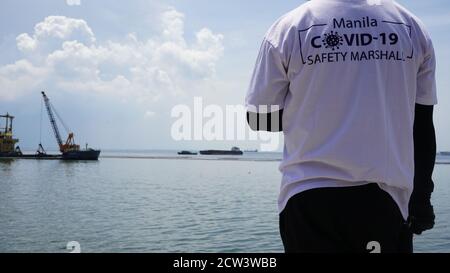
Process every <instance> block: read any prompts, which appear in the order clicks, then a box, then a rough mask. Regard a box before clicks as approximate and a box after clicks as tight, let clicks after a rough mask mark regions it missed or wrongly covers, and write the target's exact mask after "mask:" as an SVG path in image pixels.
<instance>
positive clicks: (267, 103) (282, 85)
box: [246, 40, 289, 112]
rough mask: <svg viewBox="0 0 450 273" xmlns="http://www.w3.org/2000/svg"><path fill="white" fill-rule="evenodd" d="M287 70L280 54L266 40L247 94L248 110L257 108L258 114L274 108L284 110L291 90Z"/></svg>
mask: <svg viewBox="0 0 450 273" xmlns="http://www.w3.org/2000/svg"><path fill="white" fill-rule="evenodd" d="M286 70H287V69H286V68H285V66H284V64H283V61H282V57H281V54H280V52H279V51H278V50H277V49H276V48H275V47H274V46H273V45H272V44H271V43H270V42H269V41H267V40H264V41H263V43H262V46H261V50H260V52H259V55H258V59H257V61H256V65H255V68H254V71H253V76H252V79H251V82H250V87H249V90H248V92H247V97H246V106H247V108H250V107H251V108H252V109H254V107H256V109H259V111H258V112H265V110H261V109H269V111H270V109H271V107H273V106H275V107H277V108H278V109H283V108H284V101H285V98H286V94H287V92H288V89H289V80H288V76H287V71H286ZM266 107H267V108H266Z"/></svg>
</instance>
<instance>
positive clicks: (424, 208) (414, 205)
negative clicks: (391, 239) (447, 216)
mask: <svg viewBox="0 0 450 273" xmlns="http://www.w3.org/2000/svg"><path fill="white" fill-rule="evenodd" d="M435 218H436V217H435V215H434V208H433V206H432V205H431V202H430V201H429V200H428V202H423V203H418V202H415V201H414V200H412V202H411V203H410V216H409V225H410V229H411V232H412V233H414V234H417V235H421V234H422V233H423V232H424V231H426V230H430V229H432V228H433V227H434V220H435Z"/></svg>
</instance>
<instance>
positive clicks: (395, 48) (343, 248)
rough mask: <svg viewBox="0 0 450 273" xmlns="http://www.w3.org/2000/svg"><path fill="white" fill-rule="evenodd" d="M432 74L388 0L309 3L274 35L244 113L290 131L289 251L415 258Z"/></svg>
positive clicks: (429, 137)
mask: <svg viewBox="0 0 450 273" xmlns="http://www.w3.org/2000/svg"><path fill="white" fill-rule="evenodd" d="M435 66H436V62H435V54H434V49H433V45H432V42H431V39H430V36H429V35H428V33H427V32H426V31H425V28H424V26H423V24H422V23H421V22H420V20H419V19H418V18H417V17H415V16H414V15H413V14H412V13H410V12H409V11H407V10H406V9H405V8H404V7H402V6H400V5H399V4H398V3H396V2H395V1H391V0H376V1H374V0H313V1H309V2H307V3H305V4H303V5H301V6H300V7H299V8H297V9H295V10H293V11H291V12H289V13H288V14H286V15H284V16H283V17H281V18H280V19H279V20H278V21H277V22H276V23H275V24H274V25H273V26H272V27H271V28H270V30H269V31H268V32H267V34H266V36H265V38H264V41H263V43H262V46H261V51H260V54H259V56H258V59H257V63H256V67H255V70H254V74H253V77H252V80H251V84H250V88H249V91H248V94H247V98H246V105H247V107H248V120H249V124H250V126H251V128H252V129H254V130H267V131H274V132H276V131H283V132H284V136H285V144H284V159H283V162H282V164H281V166H280V171H281V172H282V175H283V176H282V184H281V190H280V196H279V201H278V206H279V212H280V232H281V237H282V239H283V243H284V246H285V250H286V252H365V251H370V250H375V251H378V250H381V251H382V252H411V251H412V233H415V234H421V233H422V232H423V231H425V230H428V229H431V228H432V227H433V226H434V212H433V207H432V205H431V201H430V198H431V193H432V191H433V181H432V179H431V176H432V173H433V168H434V163H435V156H436V142H435V141H436V140H435V132H434V126H433V105H435V104H437V96H436V83H435ZM266 121H269V122H267V123H268V124H265V122H266ZM277 121H280V122H277ZM372 247H374V249H372Z"/></svg>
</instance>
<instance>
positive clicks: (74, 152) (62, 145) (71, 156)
mask: <svg viewBox="0 0 450 273" xmlns="http://www.w3.org/2000/svg"><path fill="white" fill-rule="evenodd" d="M41 93H42V97H43V98H44V103H45V108H46V109H47V114H48V117H49V119H50V123H51V124H52V128H53V133H54V134H55V138H56V141H57V143H58V146H59V150H60V151H61V153H62V159H63V160H98V157H99V156H100V150H94V149H89V148H88V147H87V145H86V149H85V150H80V145H77V144H75V139H74V134H73V133H72V132H70V131H69V130H68V129H67V126H65V125H64V122H63V121H62V119H61V117H60V116H59V115H58V113H57V112H56V110H55V108H54V107H53V105H52V104H51V103H50V100H49V98H48V97H47V95H45V92H41ZM53 112H55V113H56V116H57V117H58V118H59V120H60V121H61V123H62V124H63V126H64V128H65V129H66V131H67V132H68V137H67V140H66V142H63V141H62V138H61V134H60V133H59V129H58V126H57V124H56V120H55V116H54V114H53Z"/></svg>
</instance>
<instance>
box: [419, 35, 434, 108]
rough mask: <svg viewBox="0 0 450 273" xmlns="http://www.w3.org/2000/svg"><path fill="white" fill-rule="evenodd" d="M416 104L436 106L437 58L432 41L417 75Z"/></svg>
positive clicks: (429, 42)
mask: <svg viewBox="0 0 450 273" xmlns="http://www.w3.org/2000/svg"><path fill="white" fill-rule="evenodd" d="M416 103H417V104H421V105H436V104H437V103H438V99H437V91H436V56H435V52H434V48H433V43H432V42H431V40H429V41H428V45H427V50H426V54H425V56H424V59H423V62H422V64H421V65H420V67H419V71H418V73H417V94H416Z"/></svg>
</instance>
